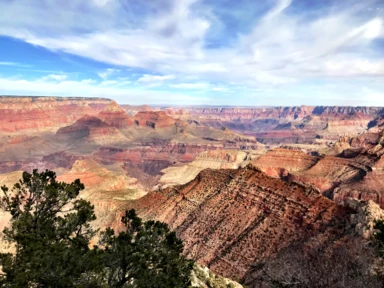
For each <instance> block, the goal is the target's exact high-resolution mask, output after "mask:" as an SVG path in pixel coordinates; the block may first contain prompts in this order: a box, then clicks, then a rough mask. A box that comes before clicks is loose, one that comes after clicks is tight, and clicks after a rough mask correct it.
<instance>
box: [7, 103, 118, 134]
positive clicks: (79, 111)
mask: <svg viewBox="0 0 384 288" xmlns="http://www.w3.org/2000/svg"><path fill="white" fill-rule="evenodd" d="M111 102H112V100H109V99H103V98H87V97H29V96H26V97H22V96H20V97H19V96H1V97H0V131H4V132H17V131H23V130H32V131H33V130H37V131H54V130H57V129H58V128H60V127H63V126H65V125H69V124H72V123H73V122H75V121H76V120H77V119H79V118H81V117H82V116H84V115H86V114H88V115H96V114H97V113H99V112H100V111H102V110H103V109H104V107H106V106H107V105H108V104H109V103H111Z"/></svg>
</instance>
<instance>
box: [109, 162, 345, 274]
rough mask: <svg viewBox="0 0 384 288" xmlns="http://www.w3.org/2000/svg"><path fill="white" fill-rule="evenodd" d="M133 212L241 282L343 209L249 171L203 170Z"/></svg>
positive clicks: (307, 191)
mask: <svg viewBox="0 0 384 288" xmlns="http://www.w3.org/2000/svg"><path fill="white" fill-rule="evenodd" d="M129 207H133V208H135V209H137V210H138V211H139V213H140V215H141V216H144V217H145V218H147V219H148V218H152V219H159V220H161V221H165V222H166V223H168V224H169V225H170V226H171V228H172V229H176V232H177V234H178V236H179V237H181V238H182V239H183V241H184V243H185V254H186V255H187V256H188V257H191V258H193V259H195V260H197V261H198V262H199V263H201V264H204V265H207V266H208V267H209V268H210V269H212V270H213V271H214V272H217V273H220V274H221V275H224V276H226V277H238V278H239V277H242V276H243V275H244V274H245V273H246V271H247V270H248V269H249V267H250V265H251V264H252V263H254V262H255V260H256V259H263V258H265V257H269V256H270V255H272V254H273V253H276V252H277V251H279V250H280V249H281V248H283V247H286V246H287V245H289V244H290V243H292V242H293V241H295V240H296V239H299V238H300V237H301V236H302V235H303V233H306V232H304V231H313V232H314V233H315V231H319V229H321V228H324V227H325V226H327V225H329V223H330V222H331V221H335V219H338V217H337V215H338V214H339V213H340V209H341V208H337V206H336V205H335V204H334V203H333V202H332V201H331V200H328V199H326V198H325V197H323V196H321V194H319V193H318V192H316V191H315V190H313V189H311V188H305V187H304V186H301V185H298V184H290V183H286V182H284V181H282V180H279V179H275V178H271V177H269V176H267V175H266V174H264V173H262V172H260V171H258V170H256V169H254V168H252V167H250V166H248V167H246V168H243V169H238V170H230V169H227V170H210V169H207V170H204V171H202V172H200V174H199V175H198V176H197V177H196V178H195V179H194V180H193V181H191V182H189V183H188V184H185V185H182V186H176V187H173V188H167V189H165V190H163V191H157V192H151V193H149V194H147V195H146V196H145V197H143V198H141V199H139V200H138V201H136V202H135V203H132V204H129V205H127V206H126V207H124V208H129ZM118 218H119V217H118ZM114 225H115V227H116V226H117V224H116V223H115V224H114Z"/></svg>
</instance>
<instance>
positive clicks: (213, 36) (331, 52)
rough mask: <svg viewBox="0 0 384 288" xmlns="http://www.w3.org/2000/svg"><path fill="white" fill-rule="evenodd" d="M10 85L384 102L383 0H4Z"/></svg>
mask: <svg viewBox="0 0 384 288" xmlns="http://www.w3.org/2000/svg"><path fill="white" fill-rule="evenodd" d="M0 5H1V10H0V94H3V95H59V96H99V97H107V98H112V99H115V100H116V101H117V102H119V103H127V104H144V103H145V104H176V105H191V104H194V105H241V106H243V105H248V106H260V105H274V106H286V105H290V106H292V105H354V106H357V105H364V106H370V105H377V106H384V1H383V0H364V1H355V0H343V1H341V0H333V1H332V0H323V1H320V0H319V1H315V0H292V1H291V0H265V1H260V0H236V1H234V0H152V1H149V0H148V1H146V0H145V1H144V0H143V1H140V0H88V1H83V0H66V1H57V0H17V1H15V0H0Z"/></svg>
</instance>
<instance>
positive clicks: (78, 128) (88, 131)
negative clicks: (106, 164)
mask: <svg viewBox="0 0 384 288" xmlns="http://www.w3.org/2000/svg"><path fill="white" fill-rule="evenodd" d="M56 135H58V136H61V137H62V138H67V141H79V140H83V141H87V142H94V143H99V144H108V143H116V142H123V141H127V140H128V139H127V138H126V137H124V136H123V135H122V134H121V133H120V132H119V130H118V129H116V128H115V127H112V126H109V125H108V124H107V123H105V122H103V121H101V120H100V119H99V118H97V117H94V116H89V115H85V116H83V117H81V118H80V119H79V120H77V121H76V122H75V123H74V124H72V125H70V126H67V127H62V128H60V129H59V130H58V131H57V133H56Z"/></svg>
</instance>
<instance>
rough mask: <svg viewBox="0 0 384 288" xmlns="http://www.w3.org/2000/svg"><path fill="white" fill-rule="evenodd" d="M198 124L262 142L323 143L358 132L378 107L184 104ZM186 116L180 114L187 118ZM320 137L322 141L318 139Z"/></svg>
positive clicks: (364, 127) (365, 126)
mask: <svg viewBox="0 0 384 288" xmlns="http://www.w3.org/2000/svg"><path fill="white" fill-rule="evenodd" d="M183 110H184V111H185V112H186V113H189V114H190V116H189V118H191V119H195V120H197V121H199V122H200V123H202V124H204V125H207V126H212V127H215V128H220V127H222V126H224V127H228V128H230V129H233V130H234V131H237V132H242V133H247V134H248V135H253V136H255V137H256V138H257V140H258V141H259V142H261V143H264V144H281V143H287V144H288V143H322V142H324V141H328V142H331V141H335V140H337V139H338V137H340V136H341V135H346V134H347V135H349V134H353V135H357V134H358V133H361V132H363V131H364V130H365V129H367V126H368V124H369V123H370V122H371V121H372V120H374V119H375V118H376V117H377V115H378V114H379V113H380V111H381V108H379V107H334V106H327V107H323V106H317V107H313V106H300V107H270V108H269V107H268V108H248V107H246V108H245V107H244V108H238V107H236V108H235V107H225V108H221V107H209V108H208V107H202V108H196V107H185V108H183ZM187 118H188V117H187V115H184V116H183V119H184V120H186V119H187ZM316 139H318V140H316ZM319 139H323V140H319Z"/></svg>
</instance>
